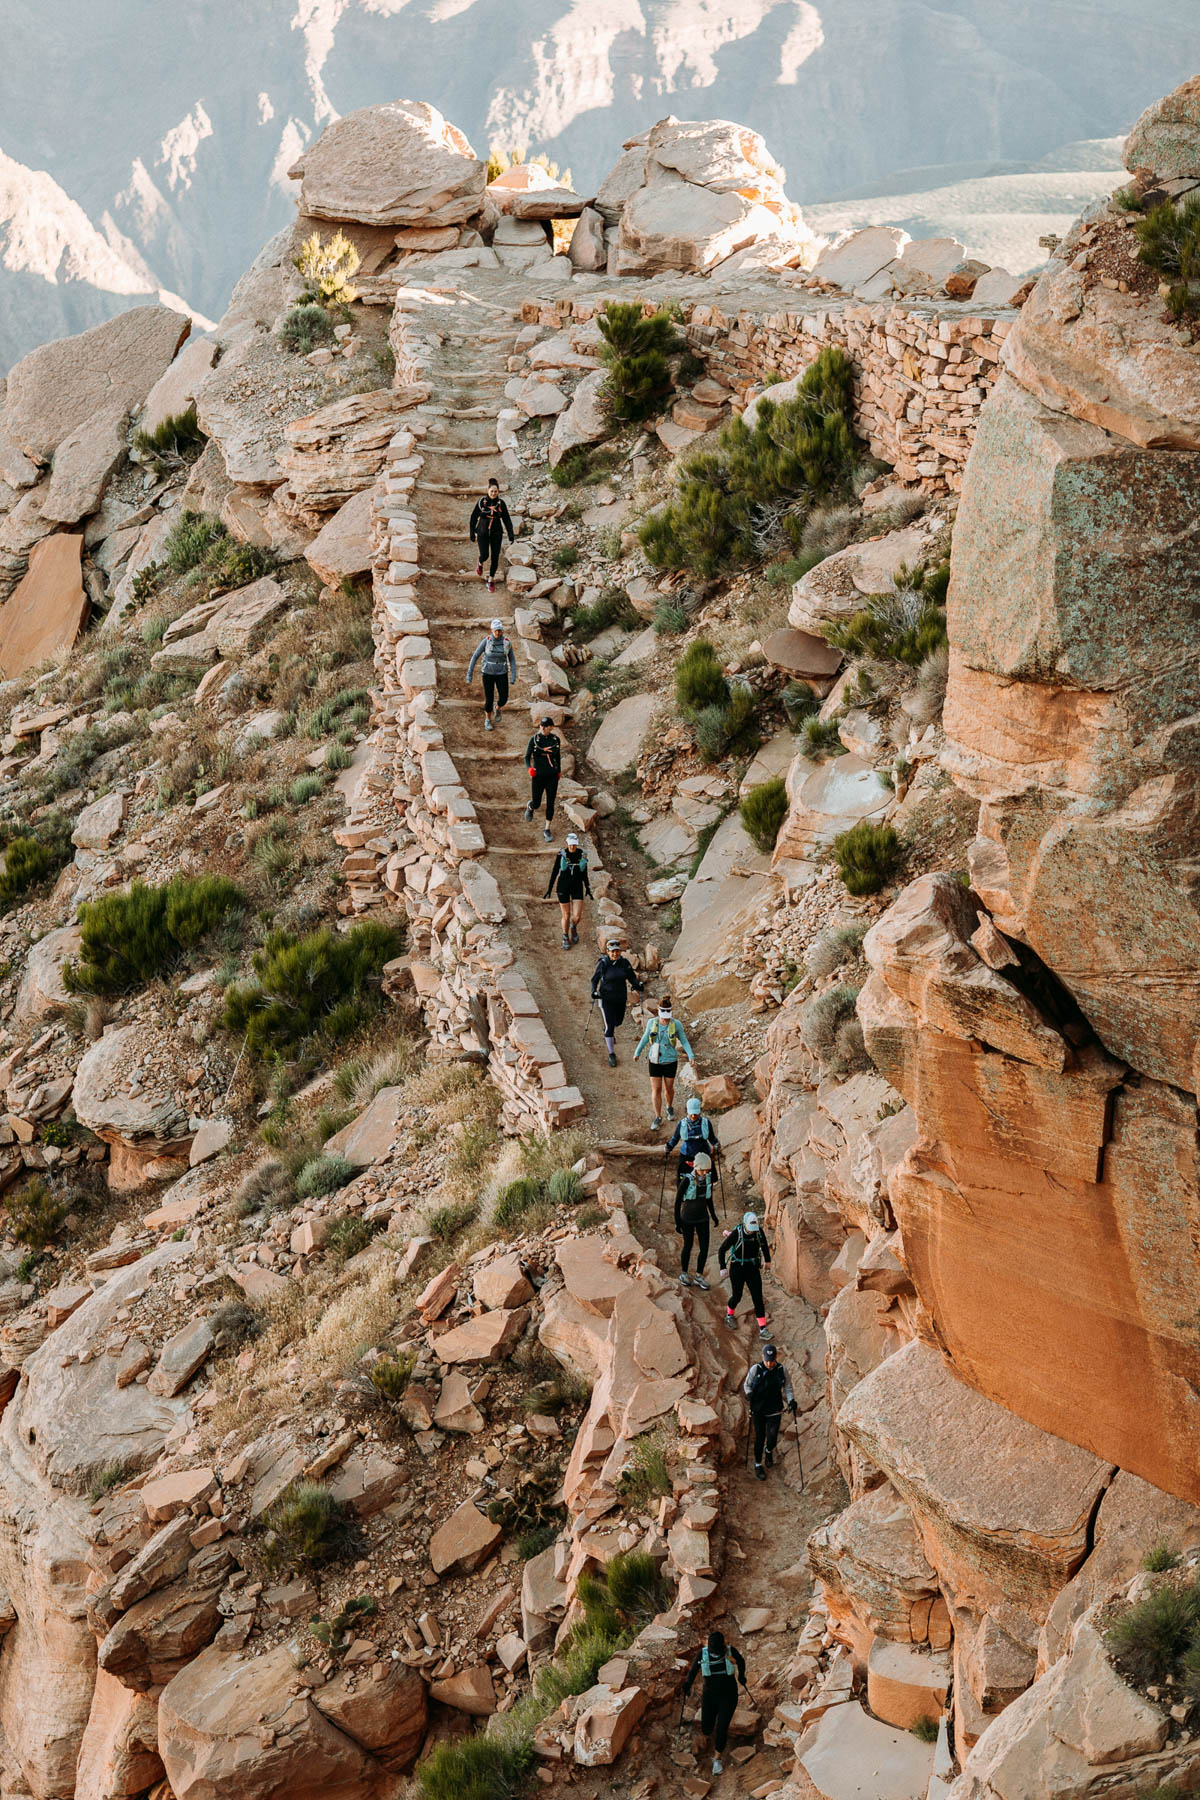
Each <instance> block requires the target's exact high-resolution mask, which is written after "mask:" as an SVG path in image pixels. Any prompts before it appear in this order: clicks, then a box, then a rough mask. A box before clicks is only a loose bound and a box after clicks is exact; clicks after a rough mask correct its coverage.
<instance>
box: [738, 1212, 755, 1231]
mask: <svg viewBox="0 0 1200 1800" xmlns="http://www.w3.org/2000/svg"><path fill="white" fill-rule="evenodd" d="M742 1224H743V1225H744V1226H745V1227H746V1230H747V1231H757V1230H758V1214H757V1213H753V1212H748V1213H743V1214H742Z"/></svg>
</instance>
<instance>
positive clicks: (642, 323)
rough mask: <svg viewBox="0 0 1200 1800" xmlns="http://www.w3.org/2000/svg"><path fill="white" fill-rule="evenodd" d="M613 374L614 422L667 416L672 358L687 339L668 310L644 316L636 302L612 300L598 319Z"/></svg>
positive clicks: (608, 385)
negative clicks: (680, 333)
mask: <svg viewBox="0 0 1200 1800" xmlns="http://www.w3.org/2000/svg"><path fill="white" fill-rule="evenodd" d="M596 323H597V325H598V326H599V327H600V335H601V336H602V337H603V339H604V344H603V347H602V349H601V352H600V354H601V356H602V358H603V360H604V364H605V367H606V368H607V370H608V378H607V380H606V381H605V383H604V397H605V399H606V401H607V403H608V407H609V410H610V412H611V413H612V416H613V418H614V419H620V420H623V421H624V420H629V421H632V422H634V423H636V422H637V421H639V420H641V419H648V418H649V417H650V416H651V414H653V413H657V412H661V411H662V408H663V406H664V405H665V403H666V401H667V400H668V399H669V397H670V394H671V388H672V385H673V383H672V376H671V365H670V362H669V361H668V358H669V357H670V356H672V355H673V354H674V353H675V352H676V351H677V350H681V349H682V348H683V340H682V338H681V337H680V336H679V333H678V332H677V331H676V330H675V327H674V325H673V323H672V322H671V319H670V316H669V315H668V314H667V313H666V312H663V311H659V312H654V313H650V314H649V316H647V314H646V313H644V312H643V310H642V307H641V304H640V303H639V302H638V301H636V300H631V301H628V302H625V301H617V300H610V301H609V303H608V305H607V306H606V307H605V308H604V310H603V312H600V313H598V314H597V316H596Z"/></svg>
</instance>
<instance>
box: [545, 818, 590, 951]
mask: <svg viewBox="0 0 1200 1800" xmlns="http://www.w3.org/2000/svg"><path fill="white" fill-rule="evenodd" d="M551 891H553V892H554V893H555V894H556V895H557V897H558V907H559V911H560V912H561V913H562V947H563V949H564V950H569V949H570V948H571V945H572V944H577V943H578V942H579V921H580V919H582V917H583V897H584V895H585V894H586V895H587V897H588V899H589V900H590V899H591V897H592V883H591V877H590V876H589V875H588V860H587V856H586V855H585V853H584V850H583V846H582V845H581V844H580V842H579V838H578V836H577V835H576V833H575V832H573V831H568V833H567V840H566V846H565V848H564V849H562V850H558V851H556V852H555V856H554V864H553V866H552V868H551V870H550V879H549V881H548V882H547V883H546V892H545V896H544V898H545V899H547V900H548V899H549V898H550V894H551Z"/></svg>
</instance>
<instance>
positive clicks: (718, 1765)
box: [712, 1756, 725, 1775]
mask: <svg viewBox="0 0 1200 1800" xmlns="http://www.w3.org/2000/svg"><path fill="white" fill-rule="evenodd" d="M724 1769H725V1764H724V1763H723V1762H722V1761H721V1759H720V1757H719V1756H714V1757H713V1770H712V1772H713V1774H714V1775H720V1774H723V1773H724Z"/></svg>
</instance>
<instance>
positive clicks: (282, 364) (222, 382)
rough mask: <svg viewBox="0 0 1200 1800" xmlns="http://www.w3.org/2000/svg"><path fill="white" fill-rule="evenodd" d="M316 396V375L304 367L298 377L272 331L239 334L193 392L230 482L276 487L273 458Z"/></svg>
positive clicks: (280, 474) (279, 473) (278, 480)
mask: <svg viewBox="0 0 1200 1800" xmlns="http://www.w3.org/2000/svg"><path fill="white" fill-rule="evenodd" d="M320 392H321V384H320V383H319V382H318V380H317V379H316V373H315V371H314V370H312V369H308V368H307V367H305V368H304V372H303V374H301V373H300V372H299V371H298V370H297V367H296V358H295V357H294V356H292V355H291V353H290V352H289V351H287V350H284V349H283V347H282V346H281V345H280V343H279V340H278V338H277V337H276V336H275V335H274V333H273V332H271V331H265V330H256V329H253V328H249V329H246V330H244V331H241V332H239V333H238V335H237V337H236V339H235V341H234V342H233V343H232V344H231V346H230V348H229V349H228V350H226V352H225V354H224V355H223V356H222V358H221V360H220V362H219V363H218V364H217V366H216V367H215V368H214V369H211V370H210V371H209V373H208V374H207V375H205V377H204V378H203V380H202V381H201V382H200V385H199V390H198V392H197V394H196V413H197V417H198V418H199V421H200V426H201V429H202V430H203V431H204V432H205V433H206V434H207V436H208V437H210V438H212V439H213V440H214V442H215V444H216V445H217V447H218V449H219V450H220V453H221V457H222V460H223V461H224V464H225V469H226V472H227V474H228V476H229V479H230V480H231V481H235V482H242V483H245V484H246V485H247V486H249V487H266V488H275V487H279V486H280V484H281V483H282V481H283V479H284V471H283V470H282V469H281V468H280V467H279V464H278V462H277V460H276V458H277V456H278V453H279V450H280V449H281V447H282V445H283V442H284V432H285V430H286V428H287V426H288V425H290V424H291V423H292V422H293V420H296V419H300V418H304V417H305V416H306V415H308V414H310V413H311V412H312V410H313V403H314V400H315V399H316V398H318V397H319V395H320Z"/></svg>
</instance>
